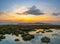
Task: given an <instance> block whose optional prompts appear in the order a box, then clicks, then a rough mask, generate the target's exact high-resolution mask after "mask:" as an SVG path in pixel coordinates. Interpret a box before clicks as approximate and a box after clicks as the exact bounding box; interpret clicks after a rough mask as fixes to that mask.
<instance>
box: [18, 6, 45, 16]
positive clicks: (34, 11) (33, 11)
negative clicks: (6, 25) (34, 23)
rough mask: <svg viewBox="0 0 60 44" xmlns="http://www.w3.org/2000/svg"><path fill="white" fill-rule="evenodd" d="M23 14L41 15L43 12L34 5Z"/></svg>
mask: <svg viewBox="0 0 60 44" xmlns="http://www.w3.org/2000/svg"><path fill="white" fill-rule="evenodd" d="M17 14H20V13H17ZM23 14H32V15H42V14H44V13H43V12H41V11H40V10H39V9H37V7H36V6H32V7H31V8H29V9H28V10H27V11H25V12H24V13H23Z"/></svg>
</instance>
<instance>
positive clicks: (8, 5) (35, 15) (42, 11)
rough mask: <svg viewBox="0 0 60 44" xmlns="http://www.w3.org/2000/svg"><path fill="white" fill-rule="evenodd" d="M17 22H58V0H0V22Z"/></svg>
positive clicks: (59, 20) (59, 22) (59, 9)
mask: <svg viewBox="0 0 60 44" xmlns="http://www.w3.org/2000/svg"><path fill="white" fill-rule="evenodd" d="M18 22H26V23H27V22H48V23H53V24H60V0H0V24H1V23H18Z"/></svg>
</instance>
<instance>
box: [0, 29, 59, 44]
mask: <svg viewBox="0 0 60 44" xmlns="http://www.w3.org/2000/svg"><path fill="white" fill-rule="evenodd" d="M50 30H52V31H53V32H46V33H41V32H39V33H36V32H37V31H31V32H29V34H32V35H34V36H35V38H34V39H32V40H30V41H24V40H23V39H22V37H21V35H19V37H17V36H15V35H12V34H10V35H8V34H6V35H5V36H6V38H5V39H3V40H2V41H0V44H44V43H42V42H41V38H42V37H44V36H47V37H49V38H51V42H50V43H49V44H60V30H57V29H50ZM16 38H18V39H19V40H20V41H14V40H15V39H16Z"/></svg>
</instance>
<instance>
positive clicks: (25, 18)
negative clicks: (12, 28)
mask: <svg viewBox="0 0 60 44" xmlns="http://www.w3.org/2000/svg"><path fill="white" fill-rule="evenodd" d="M0 20H8V21H14V22H48V21H60V17H54V16H52V15H50V14H44V15H37V16H36V15H31V14H29V15H25V14H22V15H17V14H9V13H4V14H2V15H0Z"/></svg>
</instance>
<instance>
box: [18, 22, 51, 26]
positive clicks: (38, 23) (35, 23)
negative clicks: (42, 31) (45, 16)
mask: <svg viewBox="0 0 60 44" xmlns="http://www.w3.org/2000/svg"><path fill="white" fill-rule="evenodd" d="M18 25H52V24H50V23H43V22H34V23H31V22H30V23H18Z"/></svg>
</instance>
